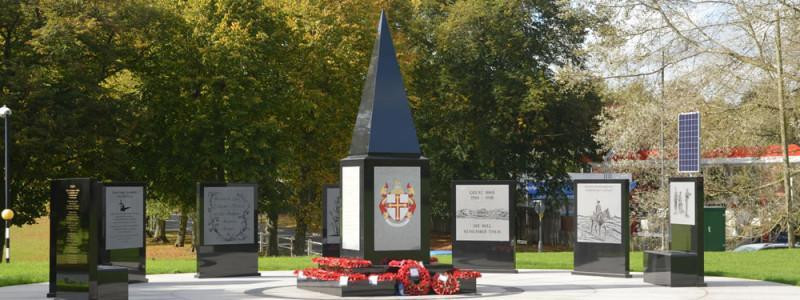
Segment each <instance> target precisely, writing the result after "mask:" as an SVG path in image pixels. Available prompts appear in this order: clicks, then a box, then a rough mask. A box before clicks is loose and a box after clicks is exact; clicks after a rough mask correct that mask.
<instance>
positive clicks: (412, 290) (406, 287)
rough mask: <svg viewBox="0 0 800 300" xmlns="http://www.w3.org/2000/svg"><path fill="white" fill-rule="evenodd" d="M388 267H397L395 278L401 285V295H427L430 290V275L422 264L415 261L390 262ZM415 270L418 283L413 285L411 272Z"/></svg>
mask: <svg viewBox="0 0 800 300" xmlns="http://www.w3.org/2000/svg"><path fill="white" fill-rule="evenodd" d="M389 266H399V268H400V269H398V270H397V275H396V276H395V278H396V279H397V281H398V282H399V283H400V284H402V285H403V295H409V296H419V295H427V294H428V293H429V292H430V289H431V274H430V273H428V269H426V268H425V267H424V266H423V265H422V264H420V263H419V262H418V261H416V260H402V261H392V262H390V263H389ZM413 269H416V270H417V274H418V277H417V278H418V281H417V282H416V283H415V282H414V280H412V278H411V270H413Z"/></svg>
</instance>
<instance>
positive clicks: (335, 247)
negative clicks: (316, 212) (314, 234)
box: [322, 185, 342, 257]
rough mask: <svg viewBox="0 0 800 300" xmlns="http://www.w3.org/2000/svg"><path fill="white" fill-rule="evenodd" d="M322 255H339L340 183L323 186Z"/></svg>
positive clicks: (340, 220) (340, 237)
mask: <svg viewBox="0 0 800 300" xmlns="http://www.w3.org/2000/svg"><path fill="white" fill-rule="evenodd" d="M322 195H323V197H322V224H323V226H322V256H325V257H338V256H339V250H340V249H341V243H342V236H341V234H340V233H339V232H340V230H341V224H342V218H341V210H342V189H341V188H340V187H339V186H338V185H325V186H323V187H322Z"/></svg>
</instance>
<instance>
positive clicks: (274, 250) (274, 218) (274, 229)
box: [267, 209, 278, 256]
mask: <svg viewBox="0 0 800 300" xmlns="http://www.w3.org/2000/svg"><path fill="white" fill-rule="evenodd" d="M267 233H269V241H268V242H267V244H268V245H267V255H269V256H278V211H277V210H275V209H270V210H269V211H267Z"/></svg>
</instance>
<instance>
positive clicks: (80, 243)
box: [50, 178, 97, 299]
mask: <svg viewBox="0 0 800 300" xmlns="http://www.w3.org/2000/svg"><path fill="white" fill-rule="evenodd" d="M51 201H52V209H53V210H52V212H51V220H50V222H51V223H52V224H53V225H54V226H52V227H51V229H53V231H52V232H51V233H50V238H51V245H54V251H52V252H51V254H55V259H54V260H53V259H52V258H51V263H52V262H55V267H53V266H51V271H55V276H52V274H51V279H54V280H55V284H54V286H55V297H56V299H88V298H89V292H90V291H89V288H90V269H91V268H96V266H97V261H96V256H93V255H90V251H91V249H90V248H91V243H92V242H94V241H96V239H94V238H92V236H93V235H92V234H91V232H90V221H91V218H92V216H93V210H92V201H93V199H92V180H91V179H89V178H78V179H60V180H53V181H52V182H51ZM51 285H53V283H52V282H51Z"/></svg>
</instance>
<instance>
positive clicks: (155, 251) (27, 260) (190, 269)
mask: <svg viewBox="0 0 800 300" xmlns="http://www.w3.org/2000/svg"><path fill="white" fill-rule="evenodd" d="M48 231H49V224H47V219H46V218H44V219H40V222H39V223H38V224H35V225H30V226H23V227H22V228H18V227H14V228H12V229H11V238H12V243H11V247H12V248H11V254H12V256H11V264H5V263H0V286H7V285H16V284H25V283H36V282H46V281H47V280H48V263H49V258H48V248H49V242H48V241H49V232H48ZM189 249H190V247H188V246H187V247H183V248H176V247H174V246H172V245H149V244H148V246H147V273H148V274H167V273H194V272H195V271H196V262H195V258H194V253H192V252H190V251H189ZM439 262H440V263H443V264H449V263H450V262H451V257H450V256H448V255H444V256H439ZM310 266H312V263H311V258H310V257H262V258H259V260H258V269H259V270H262V271H272V270H295V269H302V268H306V267H310ZM630 267H631V271H634V272H641V271H642V270H643V268H642V253H641V252H632V253H631V257H630ZM517 268H519V269H566V270H569V269H572V252H545V253H532V252H521V253H517ZM705 270H706V275H708V276H726V277H738V278H749V279H758V280H766V281H774V282H780V283H786V284H791V285H797V286H800V249H794V250H788V249H784V250H768V251H757V252H750V253H733V252H706V254H705Z"/></svg>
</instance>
